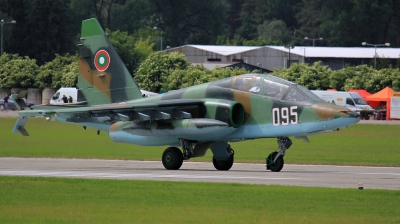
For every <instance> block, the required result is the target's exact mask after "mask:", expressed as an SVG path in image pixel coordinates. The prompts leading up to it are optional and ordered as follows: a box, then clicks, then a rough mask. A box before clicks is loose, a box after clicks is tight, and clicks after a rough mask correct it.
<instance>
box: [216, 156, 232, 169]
mask: <svg viewBox="0 0 400 224" xmlns="http://www.w3.org/2000/svg"><path fill="white" fill-rule="evenodd" d="M213 164H214V167H215V169H217V170H225V171H226V170H229V169H230V168H232V165H233V156H231V157H229V159H223V160H222V159H214V158H213Z"/></svg>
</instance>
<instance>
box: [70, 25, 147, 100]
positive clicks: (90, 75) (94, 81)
mask: <svg viewBox="0 0 400 224" xmlns="http://www.w3.org/2000/svg"><path fill="white" fill-rule="evenodd" d="M81 41H82V43H81V44H79V45H78V46H79V47H80V49H79V51H80V58H79V74H78V84H77V88H78V89H79V91H78V101H86V102H87V105H88V106H91V105H100V104H109V103H119V102H125V101H129V100H134V99H139V98H142V97H143V96H142V93H141V92H140V89H139V87H138V85H137V84H136V83H135V81H134V80H133V78H132V76H131V74H130V73H129V71H128V69H127V68H126V67H125V64H124V63H123V61H122V60H121V58H120V57H119V55H118V53H117V52H116V50H115V49H114V47H113V46H112V44H111V42H110V40H109V39H108V37H107V35H106V34H105V33H104V30H103V29H102V28H101V26H100V24H99V22H98V21H97V20H96V19H88V20H84V21H82V31H81Z"/></svg>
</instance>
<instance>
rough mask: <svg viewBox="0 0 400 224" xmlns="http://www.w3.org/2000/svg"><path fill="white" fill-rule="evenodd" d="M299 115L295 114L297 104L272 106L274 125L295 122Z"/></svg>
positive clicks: (285, 124)
mask: <svg viewBox="0 0 400 224" xmlns="http://www.w3.org/2000/svg"><path fill="white" fill-rule="evenodd" d="M298 120H299V116H298V115H297V106H291V107H290V108H288V107H282V108H272V124H273V125H274V126H275V127H276V126H279V125H283V126H287V125H289V123H290V124H297V123H298Z"/></svg>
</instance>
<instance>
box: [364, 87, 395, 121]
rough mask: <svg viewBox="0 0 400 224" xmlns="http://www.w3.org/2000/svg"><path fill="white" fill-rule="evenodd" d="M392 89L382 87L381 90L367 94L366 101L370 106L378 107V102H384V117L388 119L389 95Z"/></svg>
mask: <svg viewBox="0 0 400 224" xmlns="http://www.w3.org/2000/svg"><path fill="white" fill-rule="evenodd" d="M392 92H393V89H391V88H390V87H387V86H386V88H384V89H382V90H381V91H379V92H377V93H375V94H372V95H370V96H367V98H366V101H367V103H368V104H369V105H371V107H373V108H378V107H379V103H380V102H386V105H387V106H386V119H387V120H389V119H390V97H391V93H392Z"/></svg>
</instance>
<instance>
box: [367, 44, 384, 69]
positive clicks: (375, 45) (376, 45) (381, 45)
mask: <svg viewBox="0 0 400 224" xmlns="http://www.w3.org/2000/svg"><path fill="white" fill-rule="evenodd" d="M361 44H362V45H363V46H365V45H368V46H374V47H375V55H374V69H376V47H390V43H384V44H369V43H367V42H362V43H361Z"/></svg>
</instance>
